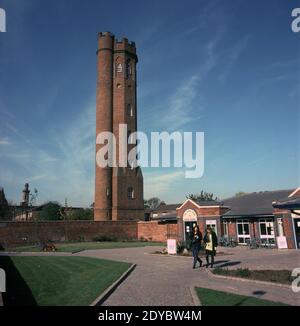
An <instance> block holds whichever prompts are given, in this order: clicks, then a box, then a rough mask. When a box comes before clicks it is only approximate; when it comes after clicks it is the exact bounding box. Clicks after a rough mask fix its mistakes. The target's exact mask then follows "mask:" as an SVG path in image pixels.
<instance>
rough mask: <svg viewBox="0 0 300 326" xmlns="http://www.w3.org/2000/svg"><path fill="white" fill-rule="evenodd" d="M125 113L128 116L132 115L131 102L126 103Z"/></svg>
mask: <svg viewBox="0 0 300 326" xmlns="http://www.w3.org/2000/svg"><path fill="white" fill-rule="evenodd" d="M127 115H128V116H129V117H133V109H132V105H131V104H128V105H127Z"/></svg>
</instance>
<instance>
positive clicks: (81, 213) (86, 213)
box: [66, 208, 94, 220]
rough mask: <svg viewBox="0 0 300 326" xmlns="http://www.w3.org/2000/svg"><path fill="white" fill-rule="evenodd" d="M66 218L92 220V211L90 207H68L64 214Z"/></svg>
mask: <svg viewBox="0 0 300 326" xmlns="http://www.w3.org/2000/svg"><path fill="white" fill-rule="evenodd" d="M66 218H67V220H93V219H94V211H93V209H92V208H79V209H73V210H72V208H71V209H70V211H69V212H68V213H67V216H66Z"/></svg>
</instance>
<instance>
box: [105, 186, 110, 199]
mask: <svg viewBox="0 0 300 326" xmlns="http://www.w3.org/2000/svg"><path fill="white" fill-rule="evenodd" d="M109 196H110V189H109V188H106V197H109Z"/></svg>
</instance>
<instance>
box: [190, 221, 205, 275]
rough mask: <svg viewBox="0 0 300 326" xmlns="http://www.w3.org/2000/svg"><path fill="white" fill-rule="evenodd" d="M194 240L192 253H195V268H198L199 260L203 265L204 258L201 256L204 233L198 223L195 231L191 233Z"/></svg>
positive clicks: (194, 228)
mask: <svg viewBox="0 0 300 326" xmlns="http://www.w3.org/2000/svg"><path fill="white" fill-rule="evenodd" d="M191 241H192V254H193V258H194V259H193V269H195V268H196V264H197V261H198V262H199V264H200V267H201V266H202V260H201V259H200V258H199V256H198V255H199V251H200V249H201V241H202V233H201V232H200V230H199V226H198V225H197V224H195V225H194V227H193V231H192V234H191Z"/></svg>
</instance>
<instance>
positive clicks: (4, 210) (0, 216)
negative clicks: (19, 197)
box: [0, 188, 11, 221]
mask: <svg viewBox="0 0 300 326" xmlns="http://www.w3.org/2000/svg"><path fill="white" fill-rule="evenodd" d="M10 219H11V216H10V209H9V205H8V202H7V200H6V197H5V193H4V189H3V188H0V220H2V221H5V220H6V221H7V220H10Z"/></svg>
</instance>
